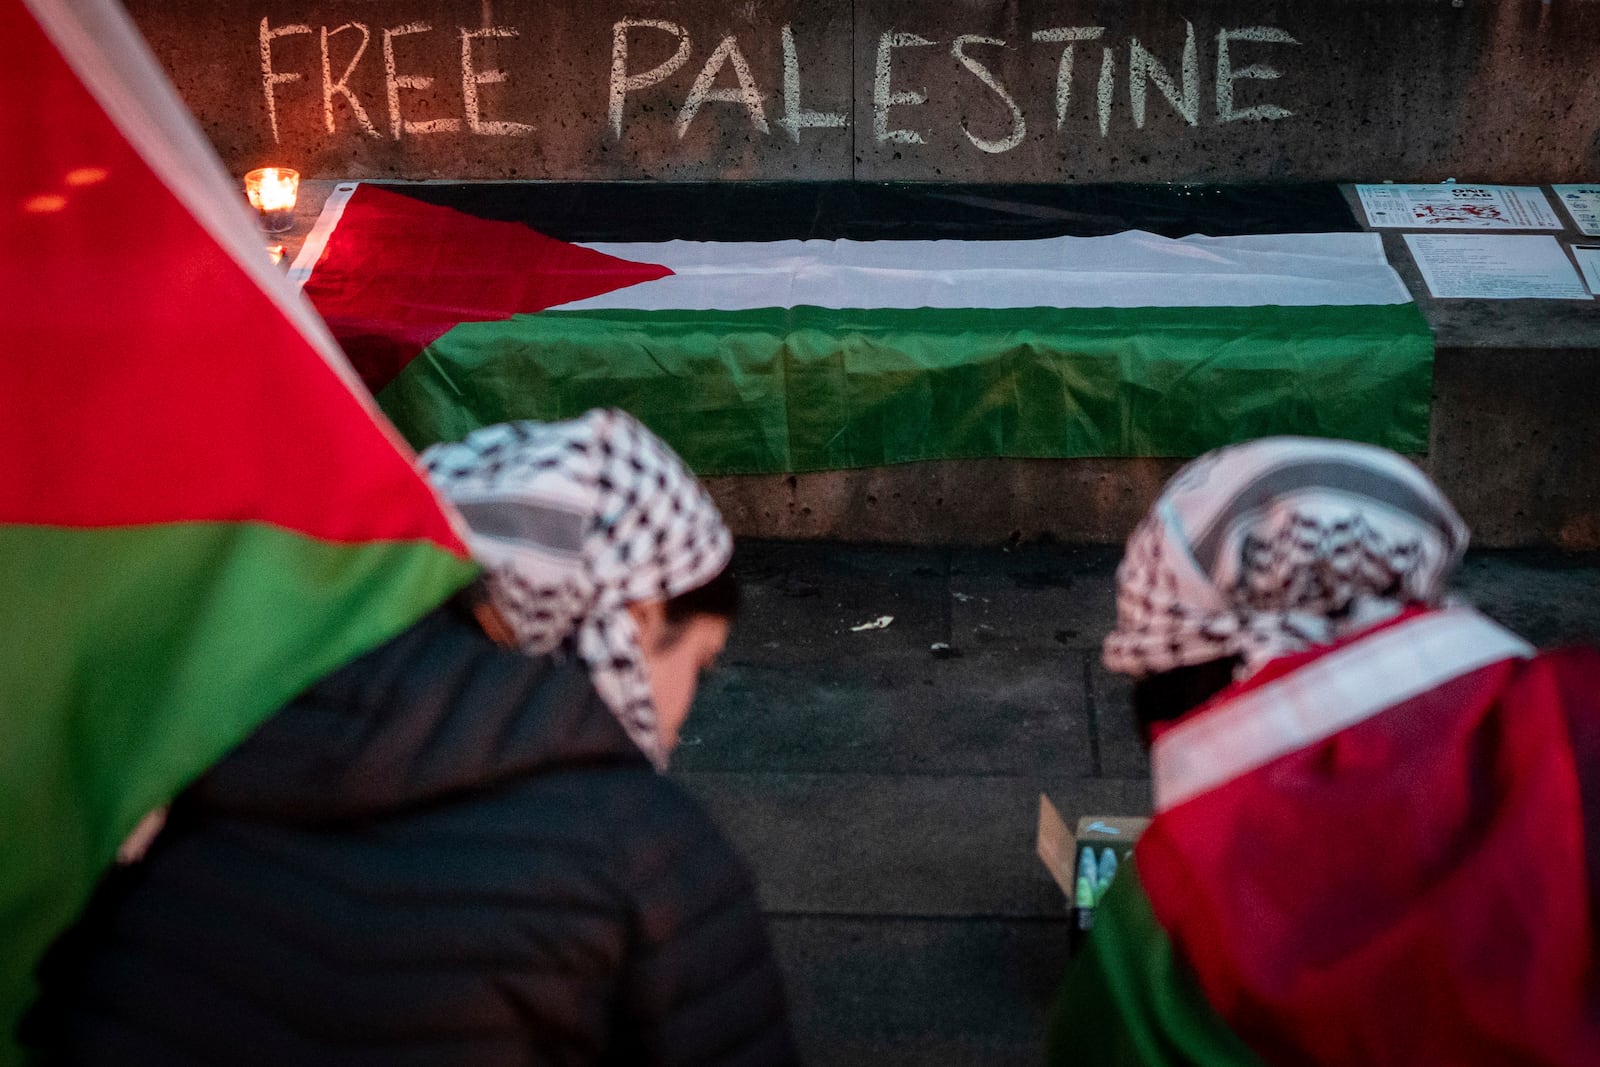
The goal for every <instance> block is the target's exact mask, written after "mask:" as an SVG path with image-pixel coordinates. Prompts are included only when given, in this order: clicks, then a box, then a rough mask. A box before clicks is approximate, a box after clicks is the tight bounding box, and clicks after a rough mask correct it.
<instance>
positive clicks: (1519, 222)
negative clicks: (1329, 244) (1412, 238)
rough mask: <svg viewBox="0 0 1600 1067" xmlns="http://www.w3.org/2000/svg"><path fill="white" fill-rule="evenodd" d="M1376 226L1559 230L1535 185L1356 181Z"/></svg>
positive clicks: (1553, 216) (1363, 202)
mask: <svg viewBox="0 0 1600 1067" xmlns="http://www.w3.org/2000/svg"><path fill="white" fill-rule="evenodd" d="M1356 193H1357V195H1358V196H1360V198H1361V210H1363V211H1365V212H1366V213H1367V222H1368V223H1370V224H1371V225H1373V226H1375V227H1389V228H1397V227H1398V228H1403V229H1412V230H1559V229H1561V220H1560V219H1558V218H1556V213H1555V211H1554V209H1552V208H1551V207H1550V201H1549V200H1547V199H1545V195H1544V193H1543V191H1541V190H1540V189H1539V187H1538V186H1536V185H1358V186H1356Z"/></svg>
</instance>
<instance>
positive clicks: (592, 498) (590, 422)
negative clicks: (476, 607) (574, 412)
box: [421, 410, 733, 768]
mask: <svg viewBox="0 0 1600 1067" xmlns="http://www.w3.org/2000/svg"><path fill="white" fill-rule="evenodd" d="M421 462H422V466H423V468H424V469H425V470H426V471H427V472H428V475H429V477H430V478H432V480H433V482H434V484H435V485H437V486H438V487H439V489H440V490H441V491H442V492H443V493H444V494H445V496H446V497H448V498H449V499H450V501H451V502H452V503H453V504H455V506H456V508H457V509H458V510H459V511H460V512H461V513H462V515H463V516H464V517H465V518H466V520H467V525H468V527H469V534H468V544H469V545H470V546H471V548H472V552H473V555H474V556H475V557H476V558H477V560H478V561H479V562H480V563H482V564H483V566H484V568H485V571H486V585H487V588H488V607H489V609H490V610H491V611H492V612H493V614H492V615H489V614H487V613H480V617H481V618H483V619H485V620H486V628H487V629H490V630H491V631H493V630H494V629H495V628H497V627H498V626H499V625H502V624H503V625H504V626H505V627H506V628H507V630H508V634H507V639H508V641H509V643H512V644H514V645H515V646H516V647H518V648H520V649H522V650H523V651H525V652H527V653H529V654H530V655H535V656H543V655H555V656H560V657H565V658H576V659H579V660H581V661H582V662H583V663H584V665H585V666H586V667H587V668H588V670H589V675H590V678H591V679H592V680H593V681H594V685H595V688H596V689H597V690H598V691H599V693H600V696H601V697H602V698H603V699H604V700H605V702H606V704H607V706H609V707H610V708H611V710H612V712H613V713H614V714H615V715H616V716H617V721H618V722H620V723H621V724H622V728H623V729H624V730H625V731H627V734H628V736H629V737H631V738H632V739H633V741H634V743H635V744H637V745H638V746H639V748H640V750H641V751H643V752H644V753H645V755H647V756H649V757H650V759H651V761H652V762H653V763H655V765H656V766H657V767H658V768H664V767H665V766H666V762H667V756H668V754H669V753H670V751H671V748H672V745H673V743H674V742H675V740H676V737H677V731H678V728H679V726H681V725H682V722H683V720H684V719H685V718H686V717H687V715H688V711H689V703H690V700H691V698H692V696H693V693H694V681H695V679H696V678H697V677H698V675H699V673H700V672H701V671H702V670H704V669H705V668H706V667H708V666H709V665H710V663H711V661H712V660H713V659H715V657H716V654H717V653H718V652H720V651H721V649H722V646H723V643H724V642H725V640H726V638H727V618H726V616H727V615H728V614H730V613H731V608H729V609H726V610H724V611H722V612H721V613H714V612H710V611H685V612H683V614H684V616H685V617H684V618H683V619H682V620H681V621H680V620H679V619H678V618H676V617H669V614H675V613H676V605H675V603H674V602H675V599H676V598H679V597H683V596H684V595H685V594H690V593H693V592H695V591H696V590H702V589H703V588H704V587H706V586H707V585H708V584H710V583H712V582H713V580H714V579H717V580H718V581H719V584H718V585H717V586H715V587H713V590H714V591H716V590H724V589H731V588H732V586H731V579H728V578H726V577H725V574H726V568H727V565H728V559H729V557H730V556H731V555H732V553H733V540H732V538H731V537H730V536H729V534H728V529H727V527H726V526H724V525H723V523H722V516H721V515H719V514H718V513H717V508H716V505H714V504H713V503H712V502H711V498H710V497H709V496H708V495H707V494H706V491H705V489H704V488H702V487H701V485H700V484H699V483H698V482H697V481H695V478H694V475H692V474H690V473H689V470H688V468H687V467H685V466H684V465H683V461H682V460H680V459H679V458H678V457H677V456H676V455H675V454H674V453H673V452H672V451H671V450H670V449H669V448H668V447H667V446H666V445H665V444H664V443H662V441H661V440H660V439H659V438H657V437H656V436H655V435H654V434H652V433H651V432H650V431H649V430H647V429H645V427H644V426H642V425H641V424H640V423H639V422H638V420H636V419H634V418H633V416H631V415H629V414H627V413H626V412H622V411H614V410H613V411H604V410H596V411H591V412H589V413H588V414H587V415H585V416H583V417H582V418H578V419H573V420H572V421H570V422H558V423H538V422H512V423H501V424H499V425H495V426H489V427H486V428H484V429H481V430H478V431H476V432H474V433H472V434H469V435H468V436H467V437H466V439H465V440H463V441H461V442H459V443H454V444H442V445H435V446H433V447H432V448H430V449H428V450H427V451H426V452H424V453H423V454H422V457H421ZM722 596H723V599H727V593H726V592H723V593H722ZM706 597H707V594H705V593H702V594H701V599H702V600H704V599H706ZM680 622H681V624H680ZM674 624H680V625H674Z"/></svg>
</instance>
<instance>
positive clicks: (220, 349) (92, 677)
mask: <svg viewBox="0 0 1600 1067" xmlns="http://www.w3.org/2000/svg"><path fill="white" fill-rule="evenodd" d="M0 71H3V72H4V73H3V77H4V78H5V79H6V84H7V86H8V99H10V98H12V97H16V98H18V99H25V100H26V101H27V106H18V107H12V106H9V105H8V106H6V107H4V108H0V158H3V159H4V160H5V166H4V167H0V247H3V248H4V249H5V254H4V256H3V257H0V292H3V293H4V294H5V296H4V311H3V313H0V318H3V320H4V323H5V326H6V342H7V343H6V348H5V353H4V355H3V356H0V363H3V365H4V370H3V373H0V381H3V383H4V384H3V386H0V454H3V455H4V457H5V459H4V462H0V1062H11V1061H13V1060H14V1059H15V1058H16V1057H17V1056H18V1055H19V1053H18V1051H17V1049H16V1048H15V1046H14V1044H13V1042H14V1040H15V1038H14V1027H15V1023H16V1020H17V1018H18V1017H19V1015H20V1014H21V1012H22V1011H23V1009H24V1008H25V1006H26V1004H27V1002H28V1000H29V999H30V997H31V984H32V980H31V973H32V970H33V966H34V963H35V961H36V960H37V959H38V957H39V955H40V954H41V953H42V952H43V951H44V949H45V948H46V946H47V945H48V944H49V943H50V941H51V939H52V938H53V937H54V936H55V935H56V934H57V933H58V932H59V931H60V930H61V929H62V928H63V927H65V926H66V925H67V924H69V923H70V922H71V921H72V920H73V919H74V917H75V916H76V914H77V911H78V909H79V908H80V907H81V905H82V904H83V902H84V901H85V900H86V899H87V897H88V895H89V893H90V891H91V889H92V887H93V886H94V884H95V881H96V879H97V878H98V876H99V874H100V873H101V871H102V870H103V869H104V868H105V866H106V865H107V864H108V863H110V862H111V860H112V858H113V856H114V855H115V853H116V852H117V849H118V845H119V843H120V842H122V841H123V839H124V838H125V837H126V836H127V835H128V833H129V832H130V831H131V830H133V829H134V827H135V825H136V824H138V823H139V822H140V820H141V818H142V817H143V816H144V815H145V814H146V813H148V812H150V811H151V810H152V809H154V808H157V807H159V806H160V805H162V804H164V803H166V802H167V801H168V800H169V799H171V798H172V796H173V795H174V794H175V793H176V792H177V791H178V790H180V789H181V788H183V786H184V785H185V784H186V783H188V782H189V781H190V780H192V779H193V778H194V777H195V776H196V775H198V774H199V773H200V772H202V771H203V770H204V769H205V768H206V767H207V766H209V765H210V764H211V763H212V762H214V761H215V760H216V759H217V758H218V757H219V756H220V755H221V754H223V753H224V752H225V751H227V750H228V749H229V748H230V747H232V746H233V745H234V744H236V743H237V742H238V741H239V740H240V739H242V738H243V737H244V736H245V735H246V734H247V733H249V731H251V730H252V729H253V728H254V727H255V726H256V725H257V724H258V723H259V722H260V721H261V720H262V719H264V718H265V717H266V716H267V715H268V714H270V713H271V712H272V711H273V710H274V709H275V708H277V707H278V706H280V705H281V704H282V703H283V702H285V701H286V700H287V699H289V698H290V697H291V696H293V695H294V694H295V693H296V692H298V691H299V690H301V689H303V688H304V687H305V686H306V685H307V684H309V683H310V682H312V681H314V680H316V679H317V678H318V677H320V676H321V675H323V674H325V673H327V672H328V671H330V670H332V669H333V668H335V667H337V666H339V665H340V664H342V663H344V662H345V661H347V660H349V659H351V658H353V657H355V656H356V655H358V654H360V653H362V652H364V651H366V650H368V649H370V648H372V647H374V646H376V645H377V644H379V643H380V642H382V641H384V640H386V639H387V638H389V637H390V636H392V635H393V634H395V633H396V632H398V631H399V630H400V629H402V628H403V627H405V626H407V625H408V624H409V623H410V622H411V621H412V620H414V619H415V618H417V617H419V616H420V615H421V614H423V613H424V612H426V611H427V610H429V609H430V608H431V607H432V606H434V605H435V604H437V603H438V602H440V601H441V600H442V599H444V598H445V597H446V596H447V595H449V593H450V592H451V591H452V590H453V589H455V588H457V587H459V586H460V585H461V584H462V583H464V582H465V581H466V580H468V579H469V578H470V576H471V574H472V573H473V567H472V565H471V564H470V562H469V561H468V559H467V553H466V549H465V547H464V545H463V543H462V541H461V539H460V538H459V537H458V534H457V530H456V529H455V527H454V526H453V525H452V521H451V519H450V518H449V517H448V515H447V513H446V512H445V510H444V508H443V506H442V505H441V504H440V503H439V501H438V499H437V498H436V497H435V495H434V494H433V492H432V490H431V488H430V487H429V486H428V484H427V482H426V481H425V479H423V478H422V477H421V476H420V475H419V474H418V472H417V471H416V469H415V468H414V467H413V464H412V459H411V457H410V456H409V455H408V453H407V450H406V449H405V446H404V445H403V444H402V443H400V442H399V441H398V438H396V437H394V436H393V433H392V430H391V429H390V428H389V427H388V426H387V425H386V424H385V423H384V421H383V419H382V417H381V416H380V415H378V414H377V413H376V411H375V410H374V409H373V407H372V403H371V400H370V398H369V397H367V395H366V392H365V390H363V389H361V387H360V384H359V383H358V382H356V380H355V378H354V375H353V374H351V373H350V370H349V367H348V365H346V364H344V363H343V360H342V357H341V356H340V355H339V353H338V350H337V348H336V347H335V345H334V343H333V340H332V338H331V337H330V336H329V335H328V334H327V332H326V330H325V329H324V328H323V327H322V325H321V323H320V322H319V321H318V320H317V318H316V316H315V314H314V312H312V311H311V309H310V308H309V307H308V306H307V305H306V304H305V303H304V301H303V300H302V299H301V298H300V297H299V295H298V294H297V293H296V292H295V291H294V289H293V287H292V286H290V285H289V284H288V283H287V282H286V280H285V279H284V278H283V277H282V274H281V272H280V271H278V270H276V269H275V268H273V267H272V265H271V264H270V263H269V262H268V260H267V259H266V256H265V254H264V252H263V250H262V241H261V237H260V234H259V233H257V232H256V229H255V225H254V223H253V221H252V220H251V219H250V218H249V216H248V214H247V211H246V209H245V208H244V206H243V204H242V196H241V195H240V193H239V191H238V188H237V186H235V185H234V184H233V183H232V182H231V181H230V180H229V179H228V177H227V176H226V175H225V174H224V173H223V171H222V168H221V165H220V163H219V162H218V161H217V160H216V158H215V156H214V155H212V152H211V149H210V148H209V146H207V144H206V143H205V141H204V139H203V138H202V136H201V134H200V132H199V130H198V129H196V128H195V127H194V125H193V123H192V120H190V119H189V117H188V114H187V112H185V111H184V110H183V107H182V105H181V103H179V101H178V99H177V96H176V94H175V93H174V92H173V91H172V89H171V87H170V86H169V85H168V84H167V83H166V82H165V80H164V78H163V76H162V75H161V74H160V70H159V67H158V66H157V65H156V62H155V60H154V59H153V57H151V56H150V55H149V54H148V52H147V51H146V50H145V47H144V44H143V41H142V40H141V39H140V38H139V36H138V34H137V31H136V30H135V29H134V28H133V25H132V23H131V22H129V21H128V20H127V18H126V16H125V15H124V14H123V13H122V11H121V9H120V8H119V7H118V6H117V5H116V4H115V3H114V2H113V0H72V2H70V3H69V2H67V0H26V2H23V0H0ZM11 90H14V92H12V91H11Z"/></svg>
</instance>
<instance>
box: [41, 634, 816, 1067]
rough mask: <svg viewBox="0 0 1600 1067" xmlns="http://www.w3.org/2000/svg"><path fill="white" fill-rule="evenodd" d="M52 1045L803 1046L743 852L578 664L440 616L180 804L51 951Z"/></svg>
mask: <svg viewBox="0 0 1600 1067" xmlns="http://www.w3.org/2000/svg"><path fill="white" fill-rule="evenodd" d="M42 981H43V990H44V992H43V995H42V997H41V1000H40V1003H39V1005H38V1006H37V1007H36V1009H35V1011H34V1012H33V1014H32V1017H31V1018H30V1019H29V1021H28V1023H27V1024H26V1025H25V1027H24V1036H25V1039H26V1040H28V1041H29V1043H30V1044H36V1045H37V1046H39V1047H40V1048H41V1049H42V1050H43V1051H45V1052H46V1053H47V1057H48V1058H50V1059H52V1060H57V1061H70V1062H83V1063H97V1064H101V1063H121V1064H127V1063H161V1064H184V1063H228V1064H256V1063H259V1064H275V1065H277V1064H297V1065H298V1064H340V1065H355V1064H383V1065H385V1067H395V1065H401V1064H445V1063H450V1064H473V1065H480V1064H484V1065H487V1064H535V1063H536V1064H592V1063H616V1064H654V1063H674V1064H722V1063H727V1064H768V1063H787V1062H791V1061H792V1060H793V1058H794V1056H793V1052H792V1047H791V1044H790V1039H789V1034H788V1028H787V1023H786V1019H785V1013H784V1006H783V996H782V990H781V986H780V981H779V977H778V973H777V970H776V969H775V966H774V964H773V960H772V956H771V952H770V949H769V946H768V942H767V938H766V934H765V930H764V927H763V923H762V919H761V916H760V914H759V913H758V911H757V908H756V901H755V895H754V891H753V887H752V884H751V881H750V878H749V876H748V875H747V873H746V871H745V869H744V867H743V865H742V864H741V863H740V861H739V860H738V858H737V857H736V856H735V855H734V853H733V852H732V850H731V849H730V848H729V846H728V844H727V842H726V841H725V840H724V839H723V838H722V836H721V835H720V834H719V833H718V832H717V830H716V829H715V828H714V827H713V826H712V824H711V823H710V821H709V820H708V818H707V817H706V815H705V814H704V812H703V811H702V810H701V808H700V807H699V806H698V805H697V804H696V803H695V801H694V800H692V799H691V798H690V797H689V796H688V795H687V794H686V793H684V792H683V790H681V789H680V788H679V787H678V786H676V785H675V784H674V783H672V782H671V781H669V780H668V779H666V778H663V777H661V776H660V775H658V774H656V773H655V771H654V770H653V769H652V768H651V767H650V765H649V764H648V763H647V762H646V760H645V759H644V757H643V756H642V755H641V754H640V752H639V750H638V749H637V748H636V747H634V745H633V744H632V742H630V741H629V740H628V738H627V736H626V735H625V734H623V732H622V730H621V728H620V727H619V726H618V725H617V723H616V721H615V720H614V719H613V718H612V716H611V715H610V714H609V713H608V712H607V710H606V709H605V707H604V705H602V704H601V703H600V702H599V699H598V698H597V697H596V696H595V695H594V693H593V690H592V689H591V688H590V686H589V683H588V680H587V678H586V676H585V675H584V674H583V673H582V671H581V670H578V669H575V668H556V667H552V666H551V665H549V664H548V663H545V662H541V661H536V660H530V659H527V658H525V657H523V656H519V655H516V654H514V653H509V652H505V651H502V650H500V649H498V648H496V647H495V646H494V645H492V644H491V643H489V642H488V641H487V640H486V639H485V638H483V637H482V635H481V634H479V633H477V632H476V630H475V629H473V628H472V627H470V626H469V625H468V624H465V623H463V622H460V621H457V620H455V619H454V618H452V617H450V616H449V615H447V614H446V613H444V612H440V613H436V614H435V615H433V616H430V617H429V618H427V619H425V620H423V621H422V622H421V623H419V624H417V625H416V626H415V627H413V628H412V629H410V630H409V631H407V632H406V633H404V634H403V635H401V636H400V637H398V638H396V639H395V640H393V641H391V642H389V643H388V644H387V645H385V646H383V647H382V648H380V649H378V650H377V651H375V652H372V653H370V654H369V655H367V656H365V657H363V658H361V659H359V660H357V661H356V662H354V663H352V664H350V665H349V666H347V667H345V668H344V669H342V670H340V671H337V672H336V673H334V674H332V675H330V676H329V677H327V678H326V679H324V680H323V681H321V682H320V683H318V684H317V685H315V686H313V687H312V688H311V689H310V690H308V691H307V692H306V693H304V694H302V695H301V696H300V697H299V698H298V699H297V700H295V701H294V702H293V703H292V704H290V705H288V706H287V707H286V708H284V709H283V710H282V711H280V712H279V713H278V714H277V715H276V716H274V717H273V718H272V719H271V720H269V721H268V722H267V723H266V724H265V725H264V726H263V727H262V728H261V729H260V730H259V731H258V732H257V733H256V734H255V735H253V736H252V737H251V738H250V739H249V740H248V741H247V742H246V743H245V744H244V745H243V746H241V747H240V748H239V749H238V750H237V751H235V752H234V753H233V754H231V755H230V756H229V757H227V758H226V759H225V760H223V761H222V762H221V763H220V764H218V765H217V766H216V767H215V768H214V769H213V770H212V771H211V772H210V773H208V774H207V775H206V776H205V778H203V779H202V780H201V781H200V782H198V783H197V784H196V785H195V786H194V787H193V788H192V789H190V790H189V791H188V792H187V793H186V794H185V795H184V796H183V797H182V798H181V799H180V801H179V802H178V803H176V804H175V805H174V806H173V811H172V815H171V818H170V820H169V822H168V825H167V828H166V829H165V830H164V831H163V833H162V834H161V836H160V837H159V838H158V839H157V842H156V844H155V846H154V847H153V848H152V849H151V852H150V854H149V855H148V856H147V857H146V859H145V860H144V861H143V862H142V863H140V864H139V865H137V866H135V867H133V868H129V869H127V870H125V871H121V872H119V873H118V874H117V875H116V876H115V878H114V879H113V881H111V882H109V883H108V884H107V886H106V887H105V888H104V889H103V890H102V892H101V893H100V895H99V897H98V898H97V900H96V902H95V905H94V906H93V907H92V908H91V909H90V912H89V914H88V915H87V916H86V917H85V919H84V921H83V922H81V923H80V924H79V925H78V927H77V928H75V929H74V931H72V932H71V933H70V934H69V935H68V936H67V937H66V938H64V939H63V940H62V942H61V943H60V944H58V946H57V947H56V949H55V950H54V951H53V953H52V955H51V957H50V958H49V959H48V960H47V963H46V965H45V968H44V970H43V975H42Z"/></svg>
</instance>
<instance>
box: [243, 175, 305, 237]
mask: <svg viewBox="0 0 1600 1067" xmlns="http://www.w3.org/2000/svg"><path fill="white" fill-rule="evenodd" d="M244 193H245V195H246V196H248V197H249V198H250V206H251V207H253V208H255V209H256V214H257V215H258V216H259V220H260V223H261V230H262V232H263V233H284V232H286V231H287V230H289V229H291V228H292V227H293V226H294V202H295V198H296V197H297V196H298V195H299V193H300V172H299V171H297V170H291V169H290V168H288V167H258V168H257V169H255V170H253V171H251V172H250V173H249V174H246V175H245V176H244Z"/></svg>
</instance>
